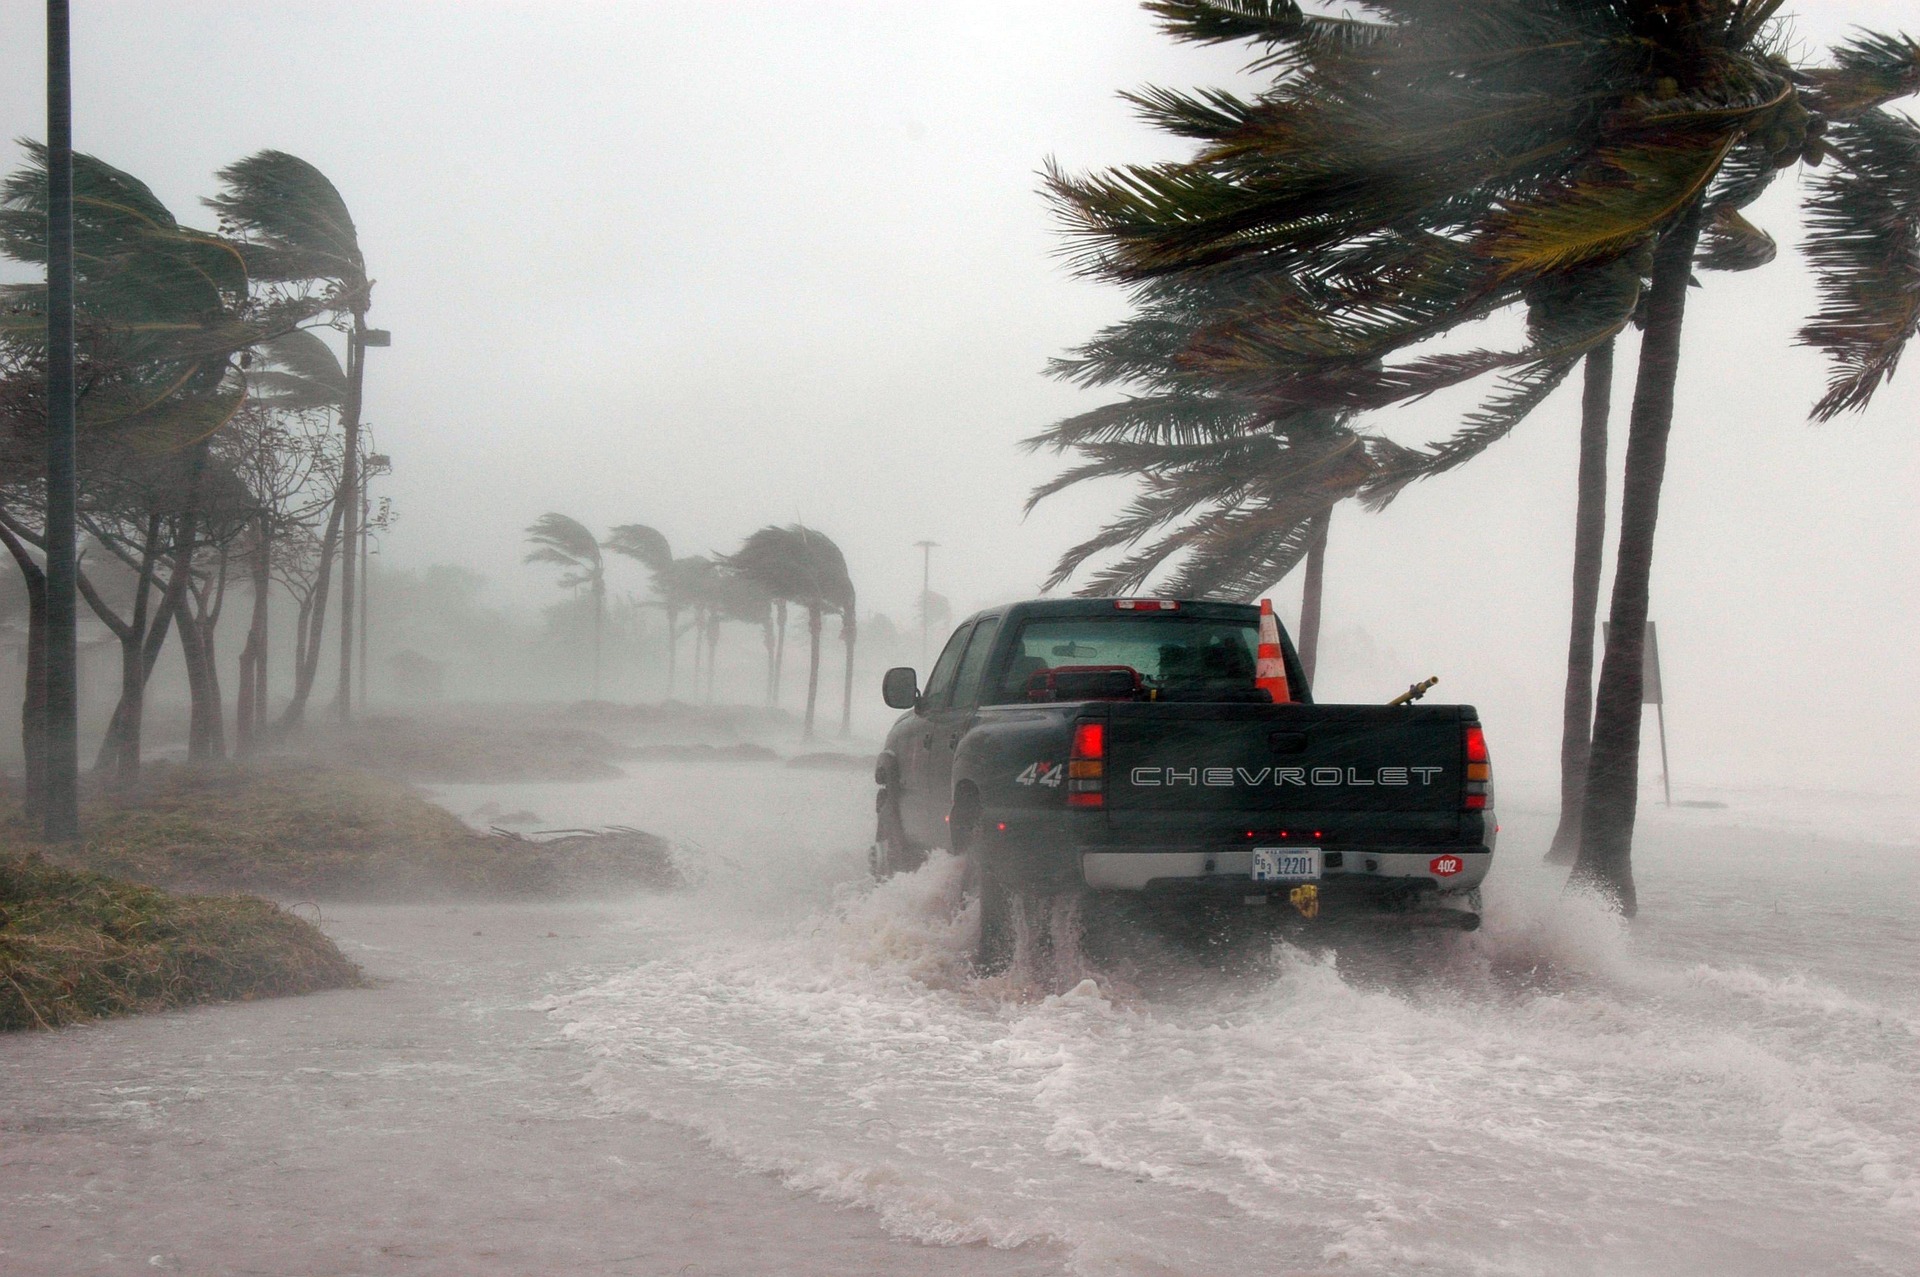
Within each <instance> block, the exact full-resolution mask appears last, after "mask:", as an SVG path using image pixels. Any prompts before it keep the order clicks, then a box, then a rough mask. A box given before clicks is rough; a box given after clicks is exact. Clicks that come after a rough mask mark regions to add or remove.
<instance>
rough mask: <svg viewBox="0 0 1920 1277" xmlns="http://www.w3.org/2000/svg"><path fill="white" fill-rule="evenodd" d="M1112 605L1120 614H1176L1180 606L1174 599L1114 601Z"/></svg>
mask: <svg viewBox="0 0 1920 1277" xmlns="http://www.w3.org/2000/svg"><path fill="white" fill-rule="evenodd" d="M1113 605H1114V606H1115V607H1117V608H1119V609H1120V610H1121V611H1122V612H1177V611H1179V610H1180V604H1179V602H1178V601H1176V600H1174V599H1115V600H1114V601H1113Z"/></svg>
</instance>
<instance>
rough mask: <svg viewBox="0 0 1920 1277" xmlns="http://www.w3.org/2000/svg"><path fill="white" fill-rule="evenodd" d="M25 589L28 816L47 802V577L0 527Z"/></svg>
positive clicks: (23, 716)
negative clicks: (17, 566)
mask: <svg viewBox="0 0 1920 1277" xmlns="http://www.w3.org/2000/svg"><path fill="white" fill-rule="evenodd" d="M0 541H4V542H5V543H6V547H7V550H8V551H9V552H10V553H11V554H12V555H13V561H14V562H15V563H17V564H18V565H19V567H20V575H21V578H22V579H23V580H24V581H25V583H26V587H27V684H26V688H25V690H24V692H23V693H22V694H21V697H20V753H21V756H22V758H23V759H24V761H25V767H24V769H23V774H22V777H21V779H22V781H23V788H24V790H25V792H24V794H23V795H22V801H23V803H24V805H25V807H26V814H27V815H28V816H39V815H41V814H42V813H44V812H45V811H46V802H47V574H46V572H44V571H43V570H42V569H41V567H40V565H39V564H38V563H35V562H34V561H33V556H32V555H30V554H28V553H27V547H26V546H25V545H24V544H22V543H21V541H20V539H19V538H18V537H16V536H14V535H13V533H12V532H11V531H9V530H7V529H5V528H0Z"/></svg>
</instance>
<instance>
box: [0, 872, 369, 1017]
mask: <svg viewBox="0 0 1920 1277" xmlns="http://www.w3.org/2000/svg"><path fill="white" fill-rule="evenodd" d="M363 983H364V980H363V978H362V976H361V974H360V968H358V967H356V966H355V965H354V964H353V963H351V962H349V961H347V959H346V958H345V957H344V956H342V955H341V953H340V951H339V950H338V949H336V948H335V947H334V945H333V942H332V941H331V940H329V939H327V937H326V936H325V935H323V934H321V932H320V931H319V929H318V928H316V927H314V926H313V925H311V924H310V923H308V922H306V921H304V920H303V919H300V918H296V917H294V916H293V915H292V914H290V913H288V912H286V911H285V910H284V909H281V908H279V907H278V906H277V905H273V904H270V903H268V902H267V901H265V900H255V899H251V898H248V897H246V896H174V895H169V894H168V893H166V892H164V891H158V890H155V889H154V888H152V887H143V886H139V885H137V884H135V883H130V882H120V881H116V880H115V879H112V878H109V877H106V876H104V875H101V874H96V873H88V872H86V871H84V870H77V869H65V868H61V867H58V866H56V865H52V864H49V863H48V862H47V861H46V860H44V859H42V858H41V857H39V856H37V855H31V854H28V855H22V854H18V853H0V1029H30V1028H55V1027H58V1026H59V1025H63V1024H74V1023H78V1022H79V1021H83V1020H92V1019H97V1018H99V1017H101V1016H108V1015H124V1014H126V1013H128V1012H132V1011H158V1010H163V1009H165V1008H168V1007H178V1006H187V1005H190V1004H193V1003H197V1002H231V1001H249V1000H251V999H254V998H267V997H280V996H283V995H286V994H292V993H311V992H313V991H315V990H317V989H337V988H345V987H350V986H355V985H360V984H363Z"/></svg>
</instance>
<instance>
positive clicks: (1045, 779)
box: [1013, 763, 1067, 789]
mask: <svg viewBox="0 0 1920 1277" xmlns="http://www.w3.org/2000/svg"><path fill="white" fill-rule="evenodd" d="M1066 778H1067V765H1066V764H1065V763H1028V764H1027V770H1025V771H1023V772H1021V773H1020V774H1019V775H1018V776H1015V777H1014V778H1013V783H1014V784H1016V785H1045V786H1046V787H1047V788H1048V789H1058V788H1060V785H1061V783H1062V782H1063V781H1065V780H1066Z"/></svg>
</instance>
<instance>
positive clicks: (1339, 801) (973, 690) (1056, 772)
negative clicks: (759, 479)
mask: <svg viewBox="0 0 1920 1277" xmlns="http://www.w3.org/2000/svg"><path fill="white" fill-rule="evenodd" d="M1259 623H1260V609H1259V608H1257V607H1254V606H1251V605H1246V604H1234V603H1210V602H1188V601H1184V600H1170V599H1060V600H1041V601H1037V602H1028V603H1016V604H1013V605H1011V606H1008V607H1002V608H994V609H991V610H988V611H984V612H981V613H978V614H977V615H975V616H972V617H970V618H968V619H967V620H966V621H965V622H964V623H962V624H961V625H960V627H959V628H958V629H956V630H955V631H954V633H953V637H952V638H951V639H949V640H948V642H947V645H946V647H945V649H944V650H943V651H942V652H941V654H940V658H939V660H937V661H936V662H935V663H934V667H933V672H932V674H931V675H929V677H928V679H927V685H926V687H925V688H924V689H923V688H920V687H919V686H918V684H917V679H916V676H915V674H914V671H912V670H910V669H895V670H890V671H888V673H887V676H886V680H885V684H884V687H883V691H884V693H885V696H886V701H887V704H888V705H890V706H893V707H894V708H896V709H903V710H906V711H907V712H906V713H904V714H902V715H901V717H900V719H899V721H898V722H897V723H895V724H894V726H893V729H892V730H891V731H890V732H889V733H888V735H887V742H886V746H885V748H884V749H883V750H882V752H881V754H880V757H879V760H878V764H877V766H876V770H875V779H876V780H877V781H878V783H879V786H880V791H879V794H878V800H877V809H878V816H879V819H878V829H877V834H876V837H875V841H874V848H873V867H874V872H875V873H876V875H878V876H881V877H885V876H887V875H889V874H891V873H894V872H897V871H900V870H905V869H911V868H914V867H917V866H918V865H919V864H920V863H921V861H922V860H924V858H925V855H926V850H927V849H928V848H931V847H948V848H951V849H952V850H953V851H955V852H957V853H960V854H962V855H965V856H967V857H968V858H969V859H970V861H971V865H970V869H971V870H972V871H973V873H974V875H975V877H976V879H977V882H978V884H979V890H980V895H981V902H982V916H983V919H984V920H985V925H983V927H982V937H983V939H982V955H981V956H982V960H983V962H992V961H995V960H996V959H997V958H998V957H999V955H998V954H997V953H995V952H994V951H993V950H994V949H995V946H996V945H998V944H999V943H1000V937H999V936H998V935H997V934H996V932H997V929H998V923H997V921H996V919H997V918H999V917H1002V916H1004V914H1005V912H1006V910H1007V909H1008V908H1009V907H1010V901H1011V899H1012V897H1013V896H1014V895H1015V894H1018V893H1056V892H1061V891H1083V890H1093V891H1113V892H1136V893H1148V894H1155V895H1160V896H1163V897H1170V898H1172V897H1182V896H1184V897H1188V898H1193V899H1197V900H1204V899H1209V898H1210V899H1213V900H1215V901H1218V900H1220V899H1222V898H1226V899H1234V900H1238V901H1243V902H1245V903H1247V904H1256V905H1258V904H1272V905H1278V906H1281V907H1286V906H1289V905H1291V906H1293V907H1294V908H1296V909H1297V910H1298V911H1299V912H1300V913H1302V914H1304V915H1306V916H1308V917H1314V916H1318V915H1319V914H1320V913H1321V912H1322V910H1323V909H1324V911H1325V912H1326V913H1327V914H1339V913H1343V912H1349V911H1353V910H1367V911H1374V910H1388V911H1393V912H1399V913H1405V914H1409V915H1413V916H1415V917H1417V918H1419V919H1420V920H1422V921H1428V922H1437V923H1440V924H1441V925H1451V926H1458V927H1462V928H1467V929H1470V928H1472V927H1473V926H1476V925H1478V921H1479V918H1478V913H1477V909H1478V903H1479V901H1478V893H1477V890H1476V888H1478V886H1479V884H1480V882H1481V880H1482V879H1484V878H1485V877H1486V875H1487V869H1488V866H1489V863H1490V862H1491V861H1492V858H1493V845H1494V834H1495V831H1496V824H1495V821H1494V815H1493V785H1492V780H1491V763H1490V761H1489V759H1488V755H1487V748H1486V738H1485V736H1484V735H1483V734H1482V732H1481V728H1480V722H1479V716H1478V715H1477V713H1476V712H1475V711H1474V710H1473V708H1472V707H1471V706H1465V705H1420V704H1406V705H1319V704H1315V703H1314V702H1313V701H1312V699H1311V694H1310V691H1309V689H1308V687H1307V681H1306V679H1305V677H1304V674H1303V672H1302V670H1301V668H1300V663H1299V659H1298V657H1297V656H1296V655H1295V653H1294V650H1293V646H1292V644H1291V642H1289V641H1288V640H1287V638H1286V636H1285V634H1284V633H1282V634H1281V635H1280V636H1279V637H1280V642H1281V648H1282V654H1283V658H1284V661H1285V671H1286V675H1287V677H1286V682H1285V686H1286V689H1287V690H1286V691H1285V692H1284V693H1283V694H1284V695H1286V696H1287V697H1288V699H1287V700H1286V701H1285V702H1284V703H1279V704H1276V703H1275V702H1274V698H1273V696H1272V694H1271V692H1270V691H1269V690H1267V689H1266V688H1263V687H1261V686H1259V685H1257V683H1256V678H1255V671H1256V665H1255V660H1256V652H1257V647H1258V629H1259Z"/></svg>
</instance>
